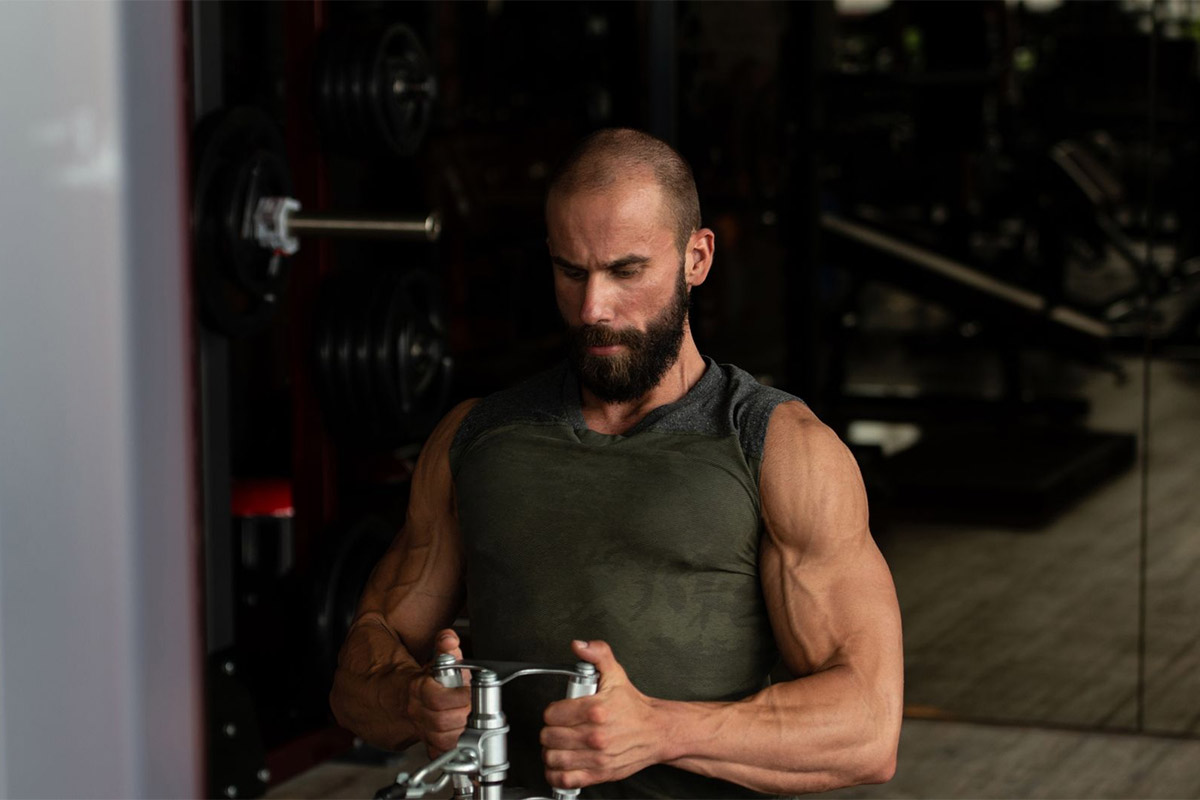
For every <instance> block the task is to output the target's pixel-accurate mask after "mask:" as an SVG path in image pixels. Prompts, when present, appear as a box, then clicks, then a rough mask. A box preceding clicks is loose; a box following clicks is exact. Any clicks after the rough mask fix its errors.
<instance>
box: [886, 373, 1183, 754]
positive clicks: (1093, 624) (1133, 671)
mask: <svg viewBox="0 0 1200 800" xmlns="http://www.w3.org/2000/svg"><path fill="white" fill-rule="evenodd" d="M1128 367H1129V376H1130V380H1129V381H1128V383H1126V384H1125V385H1124V386H1119V385H1116V384H1115V382H1114V380H1113V378H1112V377H1111V376H1109V375H1104V374H1096V375H1092V376H1090V377H1089V378H1088V384H1087V385H1086V386H1085V387H1084V388H1085V389H1086V391H1087V395H1088V396H1089V397H1090V398H1091V399H1092V402H1093V414H1092V418H1091V426H1092V427H1094V428H1096V429H1101V430H1112V431H1128V432H1136V431H1138V429H1139V426H1140V422H1141V419H1140V415H1141V406H1142V403H1141V365H1140V364H1139V363H1137V362H1130V363H1129V365H1128ZM1151 378H1152V392H1151V398H1152V403H1151V419H1152V424H1151V431H1152V433H1151V457H1150V473H1149V497H1150V505H1149V507H1150V517H1149V519H1150V526H1149V530H1150V537H1149V541H1150V547H1149V570H1148V581H1147V586H1148V589H1147V608H1148V611H1147V639H1146V642H1147V659H1146V683H1145V686H1146V706H1145V727H1146V728H1148V729H1151V730H1161V731H1171V732H1188V733H1193V734H1200V367H1196V366H1190V367H1188V366H1181V365H1178V364H1169V363H1158V364H1155V365H1154V366H1153V367H1152V369H1151ZM1140 491H1141V475H1140V469H1134V470H1131V471H1129V472H1128V473H1126V474H1125V475H1123V476H1121V477H1119V478H1117V479H1115V480H1113V481H1111V482H1110V483H1109V484H1108V485H1106V486H1105V487H1104V488H1103V489H1101V490H1100V491H1097V492H1095V493H1094V494H1092V495H1091V496H1089V497H1087V498H1085V499H1084V500H1083V501H1082V502H1079V503H1078V504H1077V505H1076V506H1074V507H1073V508H1071V509H1069V510H1068V511H1067V512H1066V513H1064V514H1062V515H1061V516H1060V517H1059V518H1058V519H1056V520H1055V521H1054V522H1053V523H1052V524H1051V525H1049V526H1048V527H1047V528H1045V529H1044V530H1041V531H1028V530H1006V529H1003V528H984V527H979V528H965V527H958V526H946V525H940V526H939V525H908V526H903V527H898V528H897V529H896V530H893V531H891V532H890V533H889V536H888V537H887V539H886V542H885V551H886V552H885V554H886V556H887V558H888V562H889V564H890V565H891V568H892V571H893V574H894V576H895V580H896V586H897V592H898V595H899V598H900V604H901V610H902V612H903V615H904V625H905V656H906V670H905V673H906V682H907V683H906V698H907V702H908V704H909V706H910V708H911V709H912V710H913V712H914V713H917V714H920V715H935V716H936V715H951V716H958V717H964V716H965V717H970V718H978V719H985V720H986V719H996V720H1014V721H1026V720H1027V721H1042V722H1053V723H1060V724H1068V725H1105V726H1112V727H1115V728H1131V727H1133V726H1134V725H1135V723H1136V706H1135V703H1136V697H1137V677H1138V674H1137V643H1138V611H1137V600H1138V548H1139V513H1140V511H1139V509H1140Z"/></svg>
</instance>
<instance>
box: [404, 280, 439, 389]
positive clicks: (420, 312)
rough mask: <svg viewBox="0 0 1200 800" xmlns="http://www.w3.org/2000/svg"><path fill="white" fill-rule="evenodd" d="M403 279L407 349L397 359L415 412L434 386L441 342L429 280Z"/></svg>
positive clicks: (435, 306) (437, 317) (431, 286)
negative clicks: (407, 337)
mask: <svg viewBox="0 0 1200 800" xmlns="http://www.w3.org/2000/svg"><path fill="white" fill-rule="evenodd" d="M405 278H406V280H405V282H404V288H405V292H404V297H405V301H406V308H407V313H408V331H409V348H408V350H407V351H406V352H405V353H402V354H401V359H402V363H404V366H405V369H406V371H407V375H408V376H409V379H410V380H409V400H410V402H411V403H412V405H413V407H414V409H415V408H416V407H417V406H419V405H421V404H422V403H423V402H424V401H425V399H426V397H427V395H428V394H429V393H430V390H431V389H432V388H433V387H434V385H435V384H436V382H437V378H438V373H439V372H440V371H441V368H442V356H443V354H444V351H445V341H444V336H443V332H442V330H441V317H440V315H439V314H438V312H437V305H436V302H435V299H434V296H433V285H432V281H431V280H430V278H429V276H428V275H427V274H426V273H424V272H422V271H418V270H413V271H410V272H409V273H408V274H407V275H406V276H405Z"/></svg>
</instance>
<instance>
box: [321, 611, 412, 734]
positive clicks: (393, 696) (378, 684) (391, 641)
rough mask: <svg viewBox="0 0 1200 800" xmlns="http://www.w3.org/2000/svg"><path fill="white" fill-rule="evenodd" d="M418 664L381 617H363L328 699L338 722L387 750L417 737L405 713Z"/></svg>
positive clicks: (346, 648) (344, 651) (353, 631)
mask: <svg viewBox="0 0 1200 800" xmlns="http://www.w3.org/2000/svg"><path fill="white" fill-rule="evenodd" d="M420 671H421V668H420V665H419V664H418V663H417V661H416V660H415V659H414V658H413V657H412V655H411V654H409V652H408V651H407V650H406V649H405V647H404V645H403V643H402V642H401V641H400V640H399V637H397V636H396V635H395V634H393V633H392V632H391V631H390V630H388V629H387V628H386V627H385V626H384V625H383V623H382V621H380V620H378V619H376V618H372V617H371V616H364V617H363V618H361V619H360V620H359V621H358V622H357V623H356V624H355V626H354V627H353V628H352V629H351V631H350V634H349V635H348V636H347V637H346V644H345V646H344V647H343V649H342V654H341V657H340V658H339V660H338V668H337V672H336V673H335V674H334V677H333V689H332V691H331V692H330V694H329V704H330V707H331V708H332V709H333V715H334V717H335V718H336V719H337V721H338V724H339V725H341V726H342V727H343V728H346V729H347V730H351V731H353V732H354V733H355V734H357V735H358V736H360V737H361V738H363V739H364V740H366V741H367V742H369V743H371V744H373V745H375V746H376V747H381V748H384V749H387V750H402V749H404V748H405V747H408V746H409V745H410V744H412V743H413V742H415V741H416V740H417V738H418V736H417V730H416V728H415V727H414V726H413V724H412V723H411V722H410V721H409V720H408V718H407V716H406V709H407V707H408V690H409V685H410V683H411V682H412V680H413V679H414V678H415V677H417V676H419V675H420Z"/></svg>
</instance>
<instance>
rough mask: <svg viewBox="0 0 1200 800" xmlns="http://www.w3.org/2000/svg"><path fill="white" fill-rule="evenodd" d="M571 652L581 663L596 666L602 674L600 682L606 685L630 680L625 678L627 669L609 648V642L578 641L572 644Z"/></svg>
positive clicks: (596, 640)
mask: <svg viewBox="0 0 1200 800" xmlns="http://www.w3.org/2000/svg"><path fill="white" fill-rule="evenodd" d="M571 650H573V651H574V652H575V656H576V657H577V658H578V659H579V660H580V661H586V662H588V663H589V664H595V665H596V670H597V671H599V673H600V680H601V682H604V683H611V682H612V681H614V680H618V681H625V680H628V679H627V678H626V676H625V669H624V668H623V667H622V666H621V664H620V663H619V662H618V661H617V659H616V656H614V655H613V651H612V648H611V647H609V646H608V642H604V641H601V640H600V639H593V640H591V641H590V642H585V641H581V640H579V639H576V640H575V641H573V642H571Z"/></svg>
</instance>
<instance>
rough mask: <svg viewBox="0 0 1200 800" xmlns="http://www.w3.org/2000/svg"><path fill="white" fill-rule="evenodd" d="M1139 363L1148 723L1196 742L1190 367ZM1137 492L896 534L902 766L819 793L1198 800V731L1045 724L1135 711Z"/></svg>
mask: <svg viewBox="0 0 1200 800" xmlns="http://www.w3.org/2000/svg"><path fill="white" fill-rule="evenodd" d="M1126 366H1127V369H1128V372H1129V377H1130V380H1129V382H1128V383H1126V384H1124V385H1117V384H1116V383H1115V382H1114V380H1113V378H1112V376H1111V375H1106V374H1103V373H1095V374H1088V375H1086V376H1085V377H1083V378H1082V379H1081V380H1082V383H1081V387H1080V388H1081V389H1083V390H1084V391H1085V393H1086V395H1087V396H1088V397H1089V398H1090V399H1091V401H1092V404H1093V413H1092V417H1091V420H1090V424H1091V426H1092V427H1094V428H1097V429H1101V430H1112V431H1128V432H1137V431H1138V430H1139V428H1140V423H1141V408H1142V402H1141V397H1142V394H1141V392H1142V390H1141V369H1142V368H1141V365H1140V363H1139V362H1137V361H1133V360H1131V361H1129V362H1127V363H1126ZM1150 374H1151V377H1152V394H1151V396H1152V404H1151V418H1152V436H1151V454H1150V462H1149V466H1150V470H1149V497H1150V516H1149V520H1150V527H1149V530H1150V540H1149V541H1150V547H1149V555H1150V559H1149V571H1148V577H1149V580H1148V592H1147V599H1148V603H1147V606H1148V614H1147V660H1146V692H1145V700H1146V706H1145V727H1146V729H1147V730H1149V731H1162V732H1170V733H1172V734H1186V735H1191V736H1193V737H1197V736H1200V366H1197V365H1194V364H1193V365H1191V366H1187V365H1182V364H1172V363H1165V362H1163V363H1156V364H1154V365H1153V367H1152V369H1151V373H1150ZM1140 491H1141V476H1140V470H1137V469H1135V470H1131V471H1130V472H1129V473H1127V474H1126V475H1124V476H1121V477H1119V478H1116V479H1114V480H1113V481H1111V482H1110V483H1109V484H1107V485H1106V486H1105V487H1103V488H1102V489H1101V490H1099V491H1097V492H1095V493H1094V494H1092V495H1091V496H1089V497H1087V498H1085V499H1084V500H1083V501H1082V502H1080V503H1078V504H1077V505H1076V506H1074V507H1073V508H1071V509H1070V510H1068V511H1067V512H1066V513H1064V514H1063V515H1062V516H1061V517H1060V518H1058V519H1057V520H1055V521H1054V522H1053V523H1052V524H1051V525H1049V526H1048V527H1046V528H1045V529H1044V530H1041V531H1029V530H1006V529H1003V528H963V527H954V526H945V525H942V526H938V525H909V526H905V527H900V528H897V529H896V530H893V531H891V532H890V533H889V536H888V537H887V539H886V548H885V549H886V555H887V558H888V561H889V563H890V565H891V567H892V570H893V573H894V575H895V579H896V585H897V591H898V594H899V598H900V604H901V608H902V611H903V614H904V624H905V657H906V665H905V675H906V698H907V705H908V709H909V718H908V719H907V720H906V721H905V725H904V730H903V734H902V739H901V749H900V764H899V769H898V772H897V775H896V778H895V779H894V780H893V781H891V782H890V783H888V784H886V785H883V786H875V787H859V788H855V789H849V790H841V791H839V792H832V793H828V796H830V797H864V798H874V797H878V798H884V797H888V798H925V797H946V798H951V797H954V798H958V797H980V798H984V797H987V798H990V797H1073V798H1109V797H1112V798H1134V797H1136V798H1167V797H1200V738H1193V739H1191V740H1187V739H1177V738H1169V737H1165V736H1154V735H1130V734H1123V733H1114V732H1098V731H1080V730H1054V729H1048V728H1047V727H1046V726H1045V725H1044V723H1050V725H1049V728H1053V727H1054V726H1055V725H1066V726H1072V725H1074V726H1107V727H1109V728H1112V729H1122V728H1132V727H1133V726H1134V725H1135V723H1136V721H1137V720H1136V705H1135V704H1136V699H1137V656H1136V654H1137V646H1138V614H1137V599H1138V566H1137V564H1138V561H1137V559H1138V548H1139V514H1140V511H1139V508H1140V502H1139V501H1140ZM950 718H959V721H953V720H952V719H950ZM962 718H966V719H971V720H992V721H1008V722H1015V721H1024V722H1033V723H1037V724H1035V725H1032V726H1016V725H1012V724H999V725H997V724H976V723H974V722H969V721H962ZM407 758H408V759H409V763H410V764H415V763H417V762H419V760H420V757H419V754H418V753H416V752H410V753H409V754H408V756H407ZM396 769H397V765H396V764H392V765H389V766H386V767H364V766H361V765H351V764H344V763H337V762H332V763H328V764H323V765H321V766H319V767H317V768H316V769H314V770H312V771H311V772H309V773H306V774H305V775H302V776H300V777H298V778H296V779H293V780H292V781H289V782H287V783H285V784H283V785H281V786H277V787H275V788H274V789H273V790H272V792H271V794H270V796H272V797H298V798H315V797H370V796H371V795H372V794H373V793H374V791H375V790H376V789H377V788H379V787H380V786H382V785H384V784H386V783H388V782H390V781H391V780H392V778H393V777H394V775H395V771H396Z"/></svg>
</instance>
